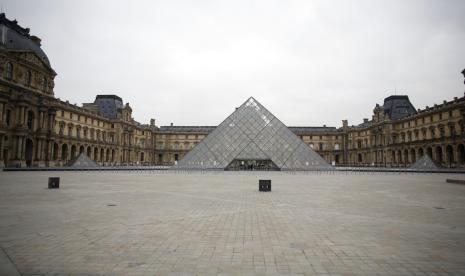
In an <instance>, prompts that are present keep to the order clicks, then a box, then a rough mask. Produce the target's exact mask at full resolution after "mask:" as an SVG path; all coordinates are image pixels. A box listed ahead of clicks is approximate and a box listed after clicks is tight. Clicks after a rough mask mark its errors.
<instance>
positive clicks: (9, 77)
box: [5, 62, 13, 80]
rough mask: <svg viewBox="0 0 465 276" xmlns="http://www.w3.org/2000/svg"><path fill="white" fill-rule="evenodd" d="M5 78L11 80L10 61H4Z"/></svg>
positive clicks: (11, 68)
mask: <svg viewBox="0 0 465 276" xmlns="http://www.w3.org/2000/svg"><path fill="white" fill-rule="evenodd" d="M5 77H6V79H7V80H12V79H13V64H11V62H7V63H6V76H5Z"/></svg>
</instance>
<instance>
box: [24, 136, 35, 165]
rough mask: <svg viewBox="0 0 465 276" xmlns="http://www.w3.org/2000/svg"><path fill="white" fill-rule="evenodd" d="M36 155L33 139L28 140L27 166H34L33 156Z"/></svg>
mask: <svg viewBox="0 0 465 276" xmlns="http://www.w3.org/2000/svg"><path fill="white" fill-rule="evenodd" d="M33 153H34V144H33V142H32V140H31V139H26V154H25V155H26V166H27V167H31V166H32V156H33Z"/></svg>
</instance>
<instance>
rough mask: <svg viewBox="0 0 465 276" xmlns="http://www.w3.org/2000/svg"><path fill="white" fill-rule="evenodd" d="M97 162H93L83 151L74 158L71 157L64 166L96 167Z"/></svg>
mask: <svg viewBox="0 0 465 276" xmlns="http://www.w3.org/2000/svg"><path fill="white" fill-rule="evenodd" d="M97 166H98V165H97V163H95V162H94V161H93V160H92V159H90V158H89V157H88V156H87V155H86V154H85V153H84V152H81V153H80V154H79V155H78V156H76V157H75V158H74V159H71V160H70V161H69V162H68V163H67V164H66V167H78V168H86V167H97Z"/></svg>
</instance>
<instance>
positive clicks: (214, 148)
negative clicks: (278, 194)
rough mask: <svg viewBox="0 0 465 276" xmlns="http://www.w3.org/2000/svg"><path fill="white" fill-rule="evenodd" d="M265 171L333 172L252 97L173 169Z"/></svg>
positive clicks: (320, 158)
mask: <svg viewBox="0 0 465 276" xmlns="http://www.w3.org/2000/svg"><path fill="white" fill-rule="evenodd" d="M254 166H255V167H254ZM264 168H265V169H271V170H273V169H275V170H318V169H325V170H328V169H332V167H331V166H330V165H329V164H328V163H327V162H326V161H325V160H324V159H323V158H322V157H321V156H320V155H318V154H317V153H316V152H315V151H313V150H312V149H311V148H310V147H309V146H308V145H307V144H305V143H304V142H303V141H302V140H301V139H299V138H298V137H297V136H296V135H295V134H294V133H293V132H292V131H290V130H289V129H288V128H287V127H286V126H285V125H284V124H283V123H282V122H281V121H279V119H278V118H276V117H275V116H274V115H273V114H271V113H270V112H269V111H268V110H267V109H266V108H265V107H263V106H262V105H261V104H260V103H259V102H258V101H257V100H255V99H254V98H252V97H251V98H249V99H248V100H247V101H246V102H245V103H243V104H242V105H241V106H240V107H239V108H237V109H236V111H234V112H233V113H232V114H231V115H230V116H229V117H228V118H226V119H225V120H224V121H223V122H222V123H221V124H220V125H219V126H218V127H216V128H215V130H213V131H212V132H211V133H210V134H209V135H208V136H207V137H205V139H203V140H202V141H201V142H200V143H199V144H198V145H197V146H195V147H194V148H193V149H192V150H191V151H189V152H188V153H187V154H186V156H184V158H183V159H182V160H180V161H179V162H178V164H176V165H175V166H174V167H173V169H200V170H202V169H217V170H229V169H231V170H239V169H264Z"/></svg>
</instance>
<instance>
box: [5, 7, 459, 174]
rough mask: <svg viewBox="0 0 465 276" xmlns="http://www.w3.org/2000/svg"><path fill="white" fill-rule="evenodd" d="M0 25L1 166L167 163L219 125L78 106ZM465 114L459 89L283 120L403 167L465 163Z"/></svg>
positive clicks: (335, 156) (342, 156) (114, 102)
mask: <svg viewBox="0 0 465 276" xmlns="http://www.w3.org/2000/svg"><path fill="white" fill-rule="evenodd" d="M0 31H1V36H0V38H1V41H0V166H15V167H19V166H21V167H24V166H63V165H65V164H66V163H67V162H68V161H69V160H70V159H72V158H73V157H75V156H77V154H79V153H80V152H85V153H86V154H87V155H88V156H89V157H90V158H92V159H93V160H94V161H96V162H97V163H99V164H100V165H136V164H137V165H172V164H174V163H175V162H176V161H177V160H180V159H181V158H183V156H184V155H185V154H186V153H187V152H188V151H189V150H190V149H192V148H193V147H194V146H195V145H196V144H197V143H199V142H200V141H201V140H202V139H203V138H204V137H205V136H207V135H208V134H209V133H210V132H211V131H213V129H215V126H173V125H170V126H161V127H157V126H156V125H155V120H153V119H152V120H151V122H150V124H146V125H143V124H140V123H138V122H136V121H135V120H134V119H133V118H132V108H131V107H130V106H129V104H123V101H122V99H121V98H119V97H118V96H116V95H97V97H96V99H95V101H94V102H93V103H85V104H83V106H81V107H80V106H77V105H73V104H70V103H68V102H67V101H62V100H60V99H59V98H56V97H55V95H54V90H53V88H54V78H55V76H56V73H55V71H54V70H53V69H52V68H51V66H50V63H49V61H48V58H47V56H46V55H45V53H44V52H43V51H42V50H41V48H40V39H39V38H38V37H36V36H32V35H30V34H29V29H24V28H22V27H20V26H19V25H18V24H17V22H16V21H10V20H8V19H7V18H6V17H5V15H4V14H0ZM464 117H465V98H464V97H461V98H455V99H453V100H452V101H444V102H443V103H442V104H440V105H434V107H431V108H430V107H427V108H426V109H424V110H415V109H414V108H413V105H412V104H411V103H410V101H409V100H408V97H406V96H392V97H388V98H386V100H385V103H384V105H383V106H380V105H376V107H375V109H374V111H373V116H372V119H371V120H368V119H365V120H364V122H363V123H362V124H359V125H357V126H349V125H348V122H347V121H343V126H342V127H340V128H335V127H326V126H323V127H289V129H291V130H292V131H293V132H294V133H295V134H296V135H298V136H299V137H300V138H301V139H302V140H303V141H304V142H305V143H306V144H308V145H309V146H310V147H312V148H313V149H314V150H315V151H316V152H317V153H319V154H320V155H321V156H322V157H324V158H325V159H326V160H327V161H328V162H330V163H333V164H335V165H350V166H393V167H398V166H407V165H409V164H411V163H413V162H415V160H417V159H418V158H419V157H421V156H422V155H424V154H428V155H430V156H431V157H432V158H433V159H434V160H435V161H437V162H439V163H442V164H443V165H444V166H450V167H464V161H465V149H464V145H465V141H464V140H465V134H464V125H463V121H464V120H463V119H464Z"/></svg>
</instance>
